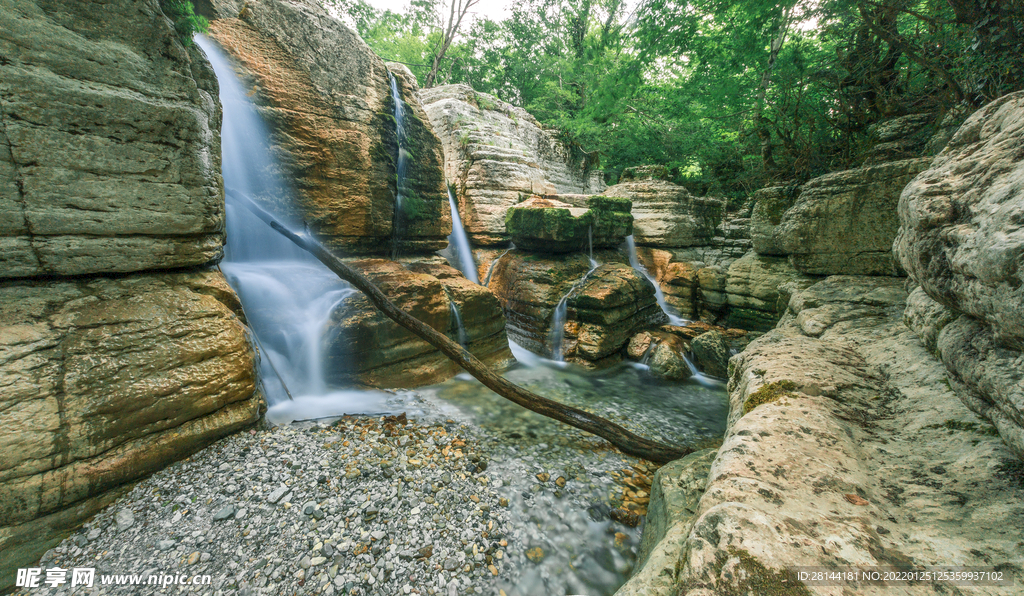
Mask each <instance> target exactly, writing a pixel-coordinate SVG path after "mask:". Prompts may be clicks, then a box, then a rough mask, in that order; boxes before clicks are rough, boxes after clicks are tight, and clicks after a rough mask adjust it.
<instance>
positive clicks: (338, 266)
mask: <svg viewBox="0 0 1024 596" xmlns="http://www.w3.org/2000/svg"><path fill="white" fill-rule="evenodd" d="M225 192H226V194H228V195H229V196H230V197H231V198H232V199H234V200H236V201H238V202H239V203H241V204H242V206H243V207H245V208H246V209H248V210H249V211H251V212H252V213H253V214H255V215H256V216H257V217H259V218H260V219H261V220H263V221H264V222H265V223H267V224H268V225H269V226H270V227H272V228H273V229H275V230H277V231H278V232H279V233H281V234H282V235H283V236H285V237H286V238H288V239H289V240H291V241H292V242H294V243H295V244H296V245H298V246H299V248H302V249H303V250H306V251H308V252H309V253H311V254H312V255H313V256H315V257H316V258H317V259H318V260H319V261H320V262H321V263H323V264H324V265H326V266H327V268H328V269H330V270H331V271H333V272H334V273H336V274H337V275H338V277H340V278H342V279H344V280H345V281H347V282H349V283H351V284H352V285H353V286H355V287H356V288H357V289H358V290H359V291H361V292H362V293H363V294H365V295H366V297H367V298H369V300H370V302H372V303H373V305H374V306H376V307H377V308H378V309H380V311H381V312H383V313H384V314H385V315H387V317H388V318H389V319H391V320H393V321H395V322H396V323H398V324H399V325H401V326H402V327H405V328H406V329H408V330H409V331H411V332H413V333H414V334H415V335H416V336H417V337H419V338H420V339H422V340H423V341H425V342H427V343H428V344H430V345H432V346H434V347H435V348H437V349H438V350H440V351H441V352H442V353H443V354H444V355H445V356H447V357H448V358H450V359H452V361H454V362H455V363H456V364H458V365H459V366H461V367H462V368H463V369H465V370H466V372H468V373H469V374H471V375H473V376H474V377H476V379H477V380H478V381H480V382H481V383H483V384H484V386H485V387H487V388H488V389H490V390H491V391H494V392H495V393H497V394H498V395H500V396H502V397H504V398H505V399H508V400H510V401H512V402H514V403H516V404H519V405H520V406H522V407H524V408H526V409H528V410H532V411H534V412H536V413H538V414H541V415H543V416H547V417H548V418H553V419H555V420H558V421H559V422H564V423H565V424H568V425H569V426H572V427H575V428H578V429H580V430H584V431H587V432H589V433H593V434H595V435H597V436H599V437H601V438H603V439H605V440H606V441H608V442H609V443H611V444H612V445H615V446H616V447H618V448H619V450H621V451H622V452H623V453H625V454H627V455H632V456H634V457H639V458H643V459H646V460H650V461H652V462H655V463H659V464H665V463H668V462H670V461H672V460H674V459H679V458H681V457H684V456H686V455H689V454H690V453H693V452H694V451H695V448H694V447H693V446H692V445H687V446H677V445H666V444H664V443H659V442H657V441H652V440H650V439H645V438H643V437H641V436H638V435H635V434H633V433H631V432H629V431H628V430H626V429H625V428H623V427H621V426H619V425H617V424H615V423H613V422H610V421H608V420H605V419H604V418H601V417H600V416H596V415H594V414H591V413H590V412H586V411H584V410H580V409H577V408H573V407H571V406H566V405H564V404H560V403H558V402H556V401H552V400H550V399H548V398H546V397H541V396H540V395H537V394H535V393H533V392H531V391H527V390H526V389H523V388H522V387H520V386H518V385H516V384H515V383H512V382H510V381H509V380H508V379H505V378H504V377H502V376H500V375H497V374H495V373H494V372H493V371H491V370H490V369H489V368H488V367H487V365H486V364H484V363H483V362H481V361H480V360H478V359H477V358H476V356H473V355H472V354H471V353H470V352H469V351H468V350H466V349H465V348H463V347H462V346H460V345H459V344H457V343H455V342H454V341H452V340H451V339H449V338H448V337H447V336H445V335H444V334H442V333H440V332H438V331H436V330H435V329H434V328H432V327H430V326H429V325H427V324H425V323H423V322H422V321H420V320H419V319H417V318H415V317H413V316H412V315H410V314H409V313H407V312H405V311H404V310H402V309H400V308H398V307H397V306H395V303H393V302H391V300H389V299H388V297H387V296H385V295H384V293H383V292H381V291H380V288H378V287H377V286H376V285H374V283H373V282H372V281H370V280H369V279H368V278H367V277H366V276H364V275H363V274H362V273H359V272H358V271H356V270H354V269H352V268H351V267H349V266H348V265H346V264H345V263H344V262H343V261H342V260H341V259H339V258H338V257H336V256H334V255H333V254H332V253H331V252H330V251H328V250H327V249H326V248H324V247H323V245H321V244H320V243H319V242H317V241H316V240H314V239H312V238H311V237H310V236H309V235H308V234H306V233H303V234H296V233H295V232H293V231H291V230H289V229H287V228H285V227H284V226H283V225H281V223H279V222H278V221H277V220H275V219H274V217H273V216H272V215H270V214H269V213H267V212H266V211H264V210H263V209H261V208H260V207H259V206H258V205H256V204H255V203H253V202H252V200H251V199H249V198H248V197H246V196H244V195H241V194H239V193H236V192H234V191H232V190H226V191H225Z"/></svg>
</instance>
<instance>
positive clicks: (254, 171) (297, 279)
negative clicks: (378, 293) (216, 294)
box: [196, 36, 385, 422]
mask: <svg viewBox="0 0 1024 596" xmlns="http://www.w3.org/2000/svg"><path fill="white" fill-rule="evenodd" d="M196 44H197V45H199V47H200V48H202V49H203V51H205V52H206V55H207V56H208V57H209V59H210V63H211V64H212V65H213V69H214V72H216V74H217V80H218V83H219V84H220V100H221V104H222V105H223V106H224V121H223V128H222V134H221V152H222V164H223V176H224V187H225V189H228V191H229V192H228V193H227V197H226V199H225V204H226V225H227V246H226V248H225V251H224V254H225V257H224V261H223V262H222V263H221V270H222V271H223V272H224V276H225V277H226V278H227V280H228V283H230V284H231V287H232V288H234V290H235V292H237V293H238V297H239V299H240V300H241V302H242V306H243V308H244V310H245V315H246V319H247V321H248V323H249V326H250V327H251V328H252V331H253V333H254V334H255V335H256V338H257V341H258V345H259V347H260V348H261V352H262V353H261V355H260V377H261V379H262V382H263V388H264V392H265V393H266V398H267V402H268V405H269V406H270V408H269V411H268V412H267V419H268V420H270V421H271V422H284V421H287V420H290V419H297V418H309V417H322V416H332V415H339V414H342V413H357V412H369V411H373V412H380V411H383V410H384V408H383V399H384V397H385V395H384V394H382V393H374V392H366V391H359V392H356V391H341V390H339V388H337V387H331V386H330V383H328V382H327V381H326V375H325V371H324V367H323V360H324V358H323V356H324V348H325V344H326V343H327V342H328V341H330V340H331V339H333V338H331V337H330V336H329V333H328V332H329V330H330V316H331V313H332V312H333V311H334V310H335V309H336V308H337V307H338V306H339V305H340V304H341V303H342V302H343V301H344V300H345V299H346V298H347V297H348V296H350V295H352V294H353V293H354V292H355V290H354V289H353V288H352V287H351V286H349V284H347V283H346V282H344V281H342V280H340V279H338V277H337V276H336V275H335V274H334V273H332V272H331V271H330V270H329V269H327V267H325V266H324V265H323V264H321V263H320V261H318V260H316V258H314V257H313V256H312V255H310V254H309V253H307V252H306V251H304V250H302V249H300V248H298V247H297V246H295V245H294V244H293V243H292V242H291V241H289V240H288V239H286V238H285V237H284V236H281V235H280V234H279V233H277V232H276V231H274V230H272V229H271V228H270V227H269V226H267V225H266V224H264V223H263V222H262V221H260V219H259V218H257V217H256V216H255V215H252V214H251V213H250V212H249V211H248V210H247V209H245V208H244V207H242V206H240V205H238V204H236V203H235V201H234V200H233V199H232V196H233V195H236V194H238V195H243V196H246V197H249V198H250V199H251V200H252V201H254V202H255V203H257V204H258V205H260V206H261V207H262V208H264V209H266V210H267V211H270V212H272V213H274V215H275V216H276V217H278V218H279V219H281V220H282V221H284V222H285V225H287V226H289V227H291V228H292V229H302V227H303V226H302V224H301V222H295V221H288V218H287V217H285V216H284V215H283V214H281V213H279V211H281V209H275V208H274V204H275V203H280V202H283V201H289V200H291V198H292V196H293V195H292V189H291V188H290V187H289V186H288V185H287V184H286V183H285V181H284V180H283V179H282V178H281V176H280V175H278V173H277V172H278V167H277V164H276V163H275V162H274V160H273V158H272V157H271V156H272V152H271V145H270V135H269V131H268V129H267V127H266V125H265V124H264V123H263V121H262V120H261V119H260V117H259V114H257V112H256V109H255V107H254V106H253V104H252V102H251V101H249V97H248V95H247V94H246V92H245V89H244V88H243V87H242V84H241V82H240V81H239V80H238V77H237V76H236V75H235V72H234V70H233V68H232V67H231V63H230V62H229V60H228V58H227V57H226V56H225V55H224V54H223V53H222V52H221V50H220V48H219V47H217V46H216V45H215V44H214V43H213V42H211V41H209V40H208V39H206V38H205V37H203V36H197V37H196ZM290 398H294V401H291V399H290Z"/></svg>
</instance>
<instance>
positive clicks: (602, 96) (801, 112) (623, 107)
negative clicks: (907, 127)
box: [324, 0, 1024, 200]
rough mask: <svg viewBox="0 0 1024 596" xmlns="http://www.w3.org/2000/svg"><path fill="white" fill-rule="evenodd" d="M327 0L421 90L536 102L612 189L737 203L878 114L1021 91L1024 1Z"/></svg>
mask: <svg viewBox="0 0 1024 596" xmlns="http://www.w3.org/2000/svg"><path fill="white" fill-rule="evenodd" d="M324 1H325V2H327V3H328V4H329V5H330V6H332V7H333V8H334V9H335V10H336V11H337V12H339V13H340V14H341V15H342V16H343V17H344V18H347V19H348V20H349V21H350V22H351V23H352V24H354V26H355V28H356V30H357V31H358V33H359V34H360V35H361V36H362V37H363V39H364V40H365V41H366V42H367V43H368V44H369V45H370V46H371V47H372V48H373V49H374V50H375V51H376V52H377V53H378V54H379V55H380V56H381V57H383V58H384V59H386V60H393V61H399V62H403V63H405V64H407V65H409V67H410V69H411V70H412V72H413V73H414V74H415V75H416V76H417V78H418V79H419V82H420V84H421V85H425V86H432V85H442V84H449V83H466V84H469V85H471V86H472V87H473V88H474V89H476V90H477V91H482V92H485V93H491V94H493V95H496V96H497V97H499V98H501V99H502V100H504V101H507V102H509V103H512V104H514V105H517V106H521V107H523V108H525V109H527V110H528V111H530V112H531V113H532V114H533V115H534V116H536V117H537V119H538V120H539V121H540V122H541V123H542V124H544V125H545V126H547V127H550V128H553V129H556V130H557V131H558V134H560V135H561V136H562V138H563V139H565V140H566V141H568V142H570V143H572V144H574V145H576V146H578V147H579V148H580V149H582V150H584V151H586V152H588V153H593V154H596V155H597V156H598V157H599V160H600V162H601V163H602V165H603V167H604V170H605V172H606V177H607V178H608V181H609V182H614V181H615V180H616V179H617V177H618V175H619V173H620V172H621V171H622V170H623V169H624V168H626V167H629V166H633V165H640V164H660V165H665V166H667V167H668V168H669V169H670V171H671V172H672V174H673V176H674V177H675V180H676V181H677V182H679V183H681V184H684V185H686V186H688V187H690V189H691V190H692V191H694V192H697V193H699V194H705V193H713V194H718V195H724V196H728V197H732V198H735V199H737V200H742V199H743V198H744V197H746V196H747V195H749V193H750V192H751V191H753V190H755V189H756V188H759V187H762V186H764V185H766V184H770V183H773V182H783V181H795V182H799V181H803V180H806V179H808V178H810V177H812V176H815V175H819V174H821V173H824V172H827V171H830V170H834V169H841V168H845V167H850V166H851V165H854V164H855V163H857V161H858V159H860V158H861V156H862V153H863V151H864V149H865V148H866V147H867V146H868V145H869V144H870V134H869V130H870V126H871V125H872V124H874V123H876V122H879V121H881V120H884V119H887V118H892V117H894V116H900V115H904V114H914V113H928V114H931V115H933V116H934V118H935V120H936V121H938V120H939V119H941V118H942V117H943V116H944V115H945V114H947V113H949V112H950V111H951V110H954V109H957V110H958V111H957V113H964V114H965V113H966V112H967V111H969V110H970V109H971V108H974V107H977V106H979V105H981V104H983V103H985V102H986V101H989V100H991V99H994V98H995V97H998V96H1000V95H1002V94H1004V93H1006V92H1009V91H1013V90H1017V89H1020V88H1022V83H1024V81H1022V78H1024V0H783V1H781V2H780V1H778V0H771V1H769V0H631V1H629V2H627V1H626V0H520V1H518V2H516V3H515V4H514V5H513V6H512V7H511V16H510V17H509V18H507V19H505V20H503V21H501V22H494V21H491V20H486V19H476V20H472V21H471V20H470V19H469V18H466V19H463V20H462V21H461V23H460V24H458V25H456V27H455V28H454V29H453V28H452V27H451V24H452V23H451V19H450V18H447V19H446V17H449V15H452V14H454V10H453V7H452V6H451V5H450V4H446V3H445V1H444V0H412V1H411V3H410V5H409V7H408V9H407V10H405V11H404V12H402V13H395V12H391V11H380V10H377V9H375V8H373V7H372V6H370V5H369V4H368V3H367V2H366V0H324ZM448 1H452V0H448ZM454 1H456V2H458V0H454ZM463 1H464V0H463ZM457 7H458V5H457V6H456V7H455V8H457Z"/></svg>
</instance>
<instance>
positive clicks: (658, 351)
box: [648, 342, 693, 380]
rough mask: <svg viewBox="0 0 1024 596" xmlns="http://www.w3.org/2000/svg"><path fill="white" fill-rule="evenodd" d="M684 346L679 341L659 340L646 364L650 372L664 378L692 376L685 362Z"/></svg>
mask: <svg viewBox="0 0 1024 596" xmlns="http://www.w3.org/2000/svg"><path fill="white" fill-rule="evenodd" d="M685 353H686V346H685V345H684V344H681V343H673V342H661V343H659V344H658V345H657V346H655V347H654V348H653V349H652V351H651V355H650V358H649V359H648V364H649V365H650V367H651V373H653V374H656V375H658V376H661V377H665V378H666V379H674V380H683V379H689V378H690V377H691V376H693V372H692V371H691V370H690V365H689V364H687V363H686V355H685Z"/></svg>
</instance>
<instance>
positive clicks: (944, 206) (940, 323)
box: [894, 93, 1024, 457]
mask: <svg viewBox="0 0 1024 596" xmlns="http://www.w3.org/2000/svg"><path fill="white" fill-rule="evenodd" d="M1022 143H1024V93H1013V94H1009V95H1006V96H1004V97H1002V98H1000V99H998V100H996V101H995V102H993V103H991V104H989V105H988V106H986V107H985V108H983V109H981V110H979V111H978V112H976V113H975V114H974V115H973V116H971V118H969V119H968V120H967V122H966V123H964V125H963V126H962V127H961V128H960V130H959V131H957V133H956V134H955V135H954V136H953V138H952V140H951V141H950V143H949V145H948V146H947V147H946V149H945V150H944V151H943V152H942V153H940V154H939V155H938V156H937V157H936V158H935V160H934V162H932V164H931V167H930V168H928V170H926V171H925V172H923V173H922V174H920V175H919V176H918V177H917V178H915V179H914V180H913V181H912V182H911V183H910V184H909V185H908V186H907V188H906V189H905V190H904V191H903V194H902V196H901V197H900V204H899V209H900V211H899V213H900V221H901V227H900V231H899V236H898V237H897V239H896V242H895V245H894V251H895V254H896V255H897V257H898V258H899V260H900V263H901V264H902V265H903V267H904V268H905V269H906V270H907V272H908V273H909V275H910V277H911V278H912V279H913V280H914V281H915V282H916V283H917V284H920V287H921V290H923V293H924V294H926V295H927V297H928V298H930V300H928V298H925V297H924V296H918V297H917V299H916V300H915V301H914V302H913V303H912V308H911V309H908V322H909V323H910V324H911V325H912V326H913V327H914V328H915V330H916V331H918V332H919V333H920V334H921V336H922V338H923V339H924V341H925V342H926V343H927V344H929V345H930V346H931V347H932V348H935V349H937V350H938V352H939V354H940V356H941V358H942V361H943V362H944V363H945V365H946V369H947V371H948V372H949V377H950V381H951V382H952V383H953V385H954V387H956V389H957V391H958V394H959V395H960V397H961V399H963V400H964V403H966V404H967V405H968V406H969V407H970V408H971V409H972V410H974V411H975V412H977V413H978V414H980V415H982V416H984V417H985V418H987V419H989V420H990V421H991V422H992V423H993V424H995V426H996V428H997V429H998V430H999V433H1000V435H1001V436H1002V437H1003V438H1004V439H1005V440H1006V441H1007V443H1008V444H1009V445H1010V446H1011V447H1012V448H1013V449H1014V450H1015V451H1016V453H1017V454H1018V456H1020V457H1024V372H1022V371H1024V270H1022V268H1021V263H1024V227H1022V226H1021V224H1022V222H1024V154H1022V153H1021V151H1020V147H1021V144H1022ZM931 301H934V302H935V303H937V304H933V303H932V302H931ZM943 310H945V312H943Z"/></svg>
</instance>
